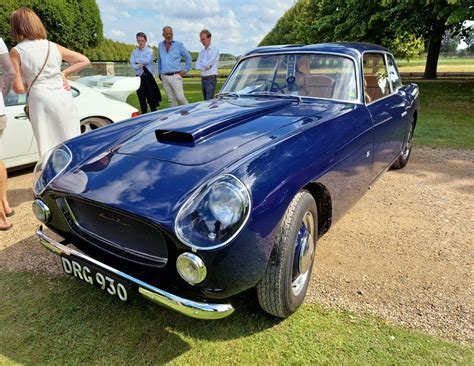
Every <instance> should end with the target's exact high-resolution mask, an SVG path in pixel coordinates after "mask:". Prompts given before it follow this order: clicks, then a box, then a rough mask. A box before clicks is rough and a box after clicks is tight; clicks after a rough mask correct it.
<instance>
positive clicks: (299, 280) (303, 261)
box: [257, 191, 318, 318]
mask: <svg viewBox="0 0 474 366" xmlns="http://www.w3.org/2000/svg"><path fill="white" fill-rule="evenodd" d="M317 222H318V220H317V209H316V202H315V201H314V199H313V197H312V196H311V194H310V193H309V192H307V191H301V192H299V193H298V194H297V195H296V196H295V197H294V198H293V200H292V201H291V203H290V205H289V207H288V209H287V210H286V213H285V216H284V217H283V220H282V221H281V223H280V226H279V228H278V231H277V234H276V237H275V243H274V248H273V252H272V256H271V258H270V261H269V264H268V267H267V269H266V271H265V274H264V276H263V278H262V280H261V281H260V282H259V284H258V285H257V294H258V300H259V303H260V306H261V307H262V309H263V310H265V311H266V312H267V313H270V314H272V315H275V316H278V317H280V318H286V317H288V316H290V315H291V314H293V313H294V312H295V311H296V309H298V307H299V306H300V305H301V304H302V303H303V301H304V298H305V296H306V291H307V289H308V283H309V280H310V278H311V271H312V268H313V260H314V253H315V249H316V240H317V224H316V223H317Z"/></svg>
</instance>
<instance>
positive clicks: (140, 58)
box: [130, 32, 157, 114]
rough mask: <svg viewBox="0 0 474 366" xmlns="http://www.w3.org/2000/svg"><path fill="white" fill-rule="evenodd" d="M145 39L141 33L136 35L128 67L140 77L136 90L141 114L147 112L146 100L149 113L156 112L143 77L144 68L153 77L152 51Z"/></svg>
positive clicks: (144, 35) (154, 103) (155, 105)
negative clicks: (135, 43)
mask: <svg viewBox="0 0 474 366" xmlns="http://www.w3.org/2000/svg"><path fill="white" fill-rule="evenodd" d="M146 42H147V38H146V34H145V33H143V32H138V33H137V45H138V47H137V48H135V49H134V50H133V51H132V55H131V57H130V65H131V66H132V68H133V70H134V71H135V74H136V75H137V76H140V79H141V81H140V87H139V88H138V90H137V96H138V101H139V102H140V109H141V110H142V114H145V113H147V112H148V110H147V104H146V102H147V100H148V104H149V105H150V109H151V111H152V112H153V111H156V107H157V104H156V102H155V101H154V100H153V99H152V98H151V95H152V93H151V91H150V90H148V84H147V83H146V82H145V79H144V77H142V75H143V71H144V68H146V69H147V70H148V71H149V72H150V74H151V75H153V58H154V57H153V50H152V49H151V48H150V47H147V45H146Z"/></svg>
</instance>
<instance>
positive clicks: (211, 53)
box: [195, 29, 219, 100]
mask: <svg viewBox="0 0 474 366" xmlns="http://www.w3.org/2000/svg"><path fill="white" fill-rule="evenodd" d="M211 37H212V35H211V32H209V31H208V30H207V29H203V30H202V31H201V33H199V38H200V39H201V43H202V45H203V46H204V48H203V49H202V50H201V51H200V52H199V56H198V59H197V61H196V66H195V67H196V69H197V70H201V86H202V95H203V96H204V100H209V99H212V98H214V92H215V91H216V85H217V64H218V63H219V50H218V49H217V47H215V46H211Z"/></svg>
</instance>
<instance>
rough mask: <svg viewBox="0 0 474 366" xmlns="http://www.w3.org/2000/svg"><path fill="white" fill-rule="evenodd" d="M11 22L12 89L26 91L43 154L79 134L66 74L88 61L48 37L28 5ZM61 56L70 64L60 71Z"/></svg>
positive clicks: (85, 64)
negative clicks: (13, 78) (15, 42)
mask: <svg viewBox="0 0 474 366" xmlns="http://www.w3.org/2000/svg"><path fill="white" fill-rule="evenodd" d="M10 24H11V31H12V37H13V39H14V40H15V41H17V42H18V44H17V45H16V46H15V47H14V48H12V50H11V51H10V56H11V59H12V63H13V66H14V67H15V70H16V75H17V76H16V78H15V81H14V83H13V90H14V91H15V92H16V93H19V94H20V93H26V92H28V93H29V96H28V106H29V115H30V122H31V125H32V127H33V132H34V135H35V138H36V143H37V144H38V152H39V155H40V157H42V156H43V155H44V154H45V153H46V152H47V151H49V150H51V149H52V148H53V147H55V146H56V145H58V144H60V143H62V142H64V141H66V140H68V139H70V138H73V137H75V136H77V135H79V134H80V122H79V116H78V114H77V110H76V106H75V104H74V100H73V97H72V93H71V88H70V87H69V84H68V82H67V79H66V77H67V75H70V74H72V73H74V72H77V71H78V70H80V69H82V68H83V67H85V66H87V65H88V64H89V63H90V61H89V59H88V58H87V57H86V56H84V55H82V54H80V53H78V52H74V51H71V50H69V49H67V48H65V47H62V46H60V45H58V44H55V43H53V42H50V41H48V40H47V38H46V29H45V28H44V26H43V23H42V22H41V20H40V18H39V17H38V16H37V15H36V14H35V12H34V11H33V10H31V9H29V8H20V9H18V10H16V11H15V12H13V13H12V15H11V17H10ZM48 48H49V54H48ZM63 60H64V61H67V62H68V63H69V64H70V66H69V67H68V68H67V69H65V70H63V71H62V72H61V63H62V61H63ZM45 62H46V63H45ZM43 65H44V68H43V70H42V71H41V72H40V70H41V69H42V67H43ZM38 74H39V76H38V77H37V75H38ZM36 77H37V79H36V80H35V78H36ZM32 83H33V85H32ZM30 86H31V87H30ZM29 88H30V89H29Z"/></svg>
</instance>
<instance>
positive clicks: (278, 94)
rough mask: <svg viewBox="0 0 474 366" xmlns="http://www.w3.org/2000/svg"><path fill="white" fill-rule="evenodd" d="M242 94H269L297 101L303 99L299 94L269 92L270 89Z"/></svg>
mask: <svg viewBox="0 0 474 366" xmlns="http://www.w3.org/2000/svg"><path fill="white" fill-rule="evenodd" d="M243 95H251V96H271V97H275V98H291V99H296V100H297V101H298V102H299V103H301V102H302V101H303V99H302V98H301V97H300V96H299V95H291V94H282V93H276V92H271V91H260V92H250V93H248V94H243Z"/></svg>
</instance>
